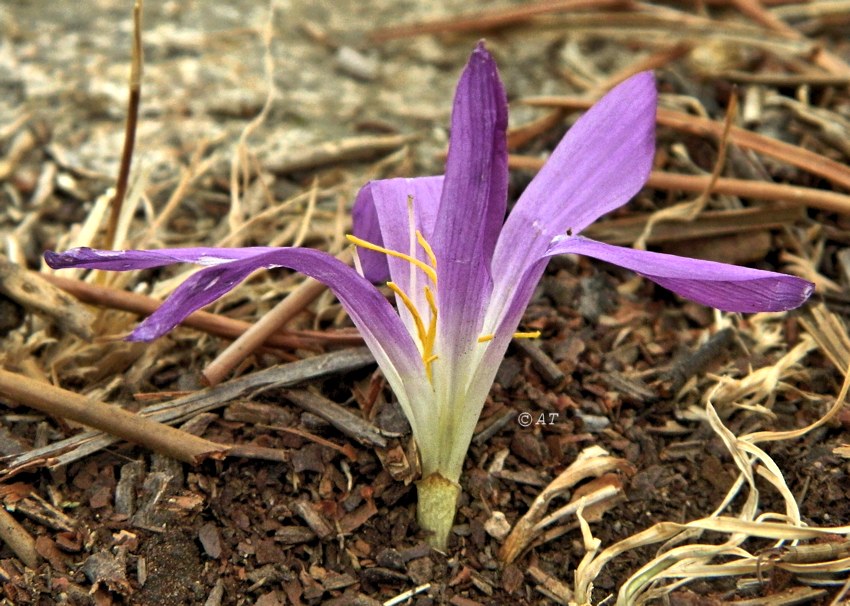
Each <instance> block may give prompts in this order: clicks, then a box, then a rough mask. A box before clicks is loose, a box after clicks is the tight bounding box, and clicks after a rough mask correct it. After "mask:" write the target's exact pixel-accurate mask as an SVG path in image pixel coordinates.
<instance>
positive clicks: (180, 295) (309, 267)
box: [45, 248, 427, 387]
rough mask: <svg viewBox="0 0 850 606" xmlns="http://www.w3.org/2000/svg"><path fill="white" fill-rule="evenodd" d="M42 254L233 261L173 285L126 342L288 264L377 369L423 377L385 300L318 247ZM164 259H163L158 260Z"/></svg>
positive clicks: (58, 261)
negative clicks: (314, 283) (329, 297)
mask: <svg viewBox="0 0 850 606" xmlns="http://www.w3.org/2000/svg"><path fill="white" fill-rule="evenodd" d="M258 251H259V252H258ZM45 257H46V259H47V262H48V264H49V265H51V267H55V268H69V267H86V268H93V269H111V270H119V271H123V270H126V269H136V268H149V267H156V266H160V265H164V264H166V263H173V262H176V261H178V262H182V261H195V262H197V260H198V259H204V260H209V259H235V260H231V261H225V262H220V263H219V264H217V265H213V266H212V267H206V268H204V269H202V270H200V271H199V272H197V273H195V274H193V275H192V276H191V277H189V278H188V279H187V280H186V281H185V282H183V283H182V284H181V285H180V286H179V287H178V288H177V289H175V291H174V292H173V293H172V295H171V296H170V297H169V298H168V299H167V300H166V301H165V302H164V303H163V304H162V306H160V308H159V309H157V310H156V312H154V313H153V314H152V315H150V316H149V317H148V318H146V319H145V320H144V321H143V322H142V323H141V324H139V326H137V327H136V329H135V330H134V331H133V332H132V334H131V336H130V340H134V341H150V340H153V339H155V338H157V337H159V336H161V335H163V334H165V333H166V332H168V331H169V330H171V329H172V328H174V327H175V326H177V324H179V323H180V322H181V321H182V320H183V319H184V318H185V317H186V316H188V315H189V314H190V313H192V312H193V311H195V310H197V309H200V308H201V307H203V306H205V305H208V304H209V303H211V302H213V301H215V300H216V299H218V298H219V297H221V296H222V295H224V294H225V293H227V292H229V291H230V290H231V289H233V288H234V287H235V286H236V285H237V284H239V283H240V282H241V281H242V280H244V279H245V278H247V277H248V275H250V274H251V273H252V272H254V271H256V270H258V269H261V268H271V267H288V268H290V269H294V270H296V271H299V272H301V273H303V274H305V275H308V276H310V277H311V278H315V279H316V280H318V281H320V282H322V283H323V284H325V285H327V286H328V287H329V288H330V289H331V290H332V291H333V292H334V294H335V295H336V296H337V298H338V299H339V300H340V303H342V305H343V306H344V307H345V309H346V311H347V312H348V314H349V316H350V317H351V319H352V321H353V322H354V324H355V325H356V326H357V328H358V329H359V330H360V332H361V334H362V335H363V338H364V340H365V341H366V343H367V345H369V348H370V349H371V350H372V352H373V353H374V354H375V357H376V359H377V360H378V362H379V363H380V364H381V367H382V368H384V369H385V370H387V369H389V370H390V371H392V369H393V368H395V369H396V370H397V371H398V373H399V374H400V376H401V377H402V379H401V380H404V381H407V380H410V378H411V377H414V378H415V380H420V381H427V379H425V375H424V369H423V365H422V359H421V357H420V354H419V351H418V350H417V348H416V345H415V344H414V342H413V340H412V339H411V337H410V335H409V334H408V332H407V330H406V329H405V327H404V325H403V324H402V322H401V320H400V319H399V317H398V315H397V314H396V312H395V310H394V309H393V307H392V306H391V305H390V304H389V302H387V300H386V299H385V298H384V297H383V296H382V295H381V293H380V292H379V291H378V290H377V289H376V288H375V287H374V286H372V284H370V283H369V282H368V281H367V280H366V279H365V278H363V277H361V276H360V275H359V274H358V273H357V272H356V271H354V270H353V269H352V268H350V267H348V266H347V265H345V264H344V263H342V262H341V261H339V260H338V259H336V258H334V257H332V256H331V255H328V254H327V253H324V252H321V251H318V250H311V249H306V248H262V249H257V248H221V249H218V248H204V249H197V248H185V249H165V250H152V251H142V250H134V251H104V250H93V249H74V250H69V251H67V252H64V253H58V254H57V253H52V252H51V253H46V254H45ZM122 258H123V259H124V261H122ZM164 259H168V261H167V262H165V263H164V262H163V260H164ZM122 263H123V265H122ZM128 265H132V267H128ZM405 377H406V378H405ZM400 387H401V386H400Z"/></svg>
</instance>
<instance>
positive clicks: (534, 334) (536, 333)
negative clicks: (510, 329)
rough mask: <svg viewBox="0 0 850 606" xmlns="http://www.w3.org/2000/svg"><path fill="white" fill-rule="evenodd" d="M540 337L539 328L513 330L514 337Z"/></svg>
mask: <svg viewBox="0 0 850 606" xmlns="http://www.w3.org/2000/svg"><path fill="white" fill-rule="evenodd" d="M539 337H540V331H539V330H533V331H531V332H515V333H514V339H537V338H539Z"/></svg>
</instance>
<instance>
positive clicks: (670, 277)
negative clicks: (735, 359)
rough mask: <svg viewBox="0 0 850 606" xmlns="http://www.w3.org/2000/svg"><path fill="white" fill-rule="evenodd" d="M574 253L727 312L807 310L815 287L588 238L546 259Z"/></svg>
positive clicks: (565, 244)
mask: <svg viewBox="0 0 850 606" xmlns="http://www.w3.org/2000/svg"><path fill="white" fill-rule="evenodd" d="M562 253H575V254H579V255H586V256H588V257H593V258H594V259H599V260H601V261H607V262H608V263H613V264H615V265H619V266H620V267H625V268H626V269H630V270H632V271H634V272H635V273H638V274H640V275H641V276H644V277H645V278H649V279H650V280H652V281H653V282H655V283H656V284H660V285H661V286H663V287H664V288H667V289H669V290H672V291H673V292H675V293H676V294H679V295H681V296H683V297H685V298H686V299H690V300H691V301H696V302H697V303H702V304H703V305H709V306H711V307H716V308H717V309H721V310H723V311H738V312H759V311H785V310H788V309H793V308H795V307H799V306H800V305H802V304H803V303H804V302H805V301H806V299H808V298H809V296H810V295H811V294H812V292H813V290H814V284H812V283H811V282H808V281H806V280H803V279H801V278H797V277H796V276H789V275H786V274H780V273H776V272H772V271H762V270H759V269H751V268H749V267H737V266H735V265H727V264H726V263H716V262H714V261H703V260H700V259H688V258H686V257H677V256H675V255H666V254H662V253H655V252H648V251H644V250H634V249H632V248H623V247H621V246H612V245H610V244H604V243H602V242H597V241H595V240H590V239H588V238H583V237H581V236H579V237H564V238H559V239H558V240H557V241H556V242H554V243H553V244H552V246H551V247H550V248H549V250H548V251H547V252H546V254H545V256H546V257H551V256H553V255H558V254H562Z"/></svg>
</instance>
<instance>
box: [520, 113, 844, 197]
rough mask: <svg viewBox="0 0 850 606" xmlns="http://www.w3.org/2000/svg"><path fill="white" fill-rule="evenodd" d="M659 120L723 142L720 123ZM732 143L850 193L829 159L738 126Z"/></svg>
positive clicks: (680, 117) (681, 117)
mask: <svg viewBox="0 0 850 606" xmlns="http://www.w3.org/2000/svg"><path fill="white" fill-rule="evenodd" d="M522 102H523V103H525V104H527V105H533V106H537V107H565V108H568V109H589V108H590V106H591V105H593V103H594V102H593V100H590V99H581V98H576V97H531V98H527V99H524V100H523V101H522ZM656 120H657V122H658V124H660V125H662V126H669V127H670V128H674V129H676V130H678V131H681V132H686V133H690V134H693V135H699V136H702V137H714V138H720V137H721V136H722V133H723V124H722V123H720V122H717V121H715V120H709V119H706V118H700V117H699V116H693V115H690V114H686V113H684V112H679V111H674V110H671V109H666V108H663V107H659V108H658V113H657V118H656ZM729 141H730V143H733V144H735V145H737V146H739V147H741V148H744V149H751V150H753V151H755V152H758V153H760V154H764V155H766V156H770V157H772V158H775V159H776V160H780V161H782V162H785V163H787V164H790V165H791V166H796V167H797V168H801V169H803V170H805V171H808V172H810V173H812V174H814V175H818V176H820V177H823V178H824V179H826V180H828V181H830V182H832V183H833V184H834V185H838V186H840V187H844V188H846V189H850V167H848V166H845V165H843V164H841V163H840V162H836V161H835V160H831V159H829V158H827V157H826V156H822V155H820V154H816V153H815V152H813V151H809V150H808V149H805V148H803V147H800V146H798V145H792V144H790V143H785V142H784V141H779V140H777V139H773V138H771V137H766V136H764V135H759V134H757V133H754V132H751V131H748V130H745V129H743V128H740V127H737V126H733V127H732V128H731V129H730V131H729Z"/></svg>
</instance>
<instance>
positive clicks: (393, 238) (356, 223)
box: [352, 176, 443, 290]
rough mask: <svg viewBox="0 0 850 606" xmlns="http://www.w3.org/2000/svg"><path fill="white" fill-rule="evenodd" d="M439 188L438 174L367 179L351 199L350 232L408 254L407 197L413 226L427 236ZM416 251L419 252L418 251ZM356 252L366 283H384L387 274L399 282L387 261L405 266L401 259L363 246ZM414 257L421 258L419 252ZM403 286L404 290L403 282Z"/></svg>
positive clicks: (432, 221) (441, 187) (387, 276)
mask: <svg viewBox="0 0 850 606" xmlns="http://www.w3.org/2000/svg"><path fill="white" fill-rule="evenodd" d="M442 189H443V177H442V176H438V177H419V178H416V179H384V180H381V181H371V182H369V183H367V184H366V185H364V186H363V187H362V188H361V189H360V192H359V193H358V194H357V199H356V201H355V202H354V208H353V210H352V215H353V228H352V232H353V233H354V235H355V236H357V237H358V238H360V239H362V240H366V241H367V242H371V243H372V244H377V245H379V246H383V247H385V248H389V249H391V250H396V251H398V252H403V253H405V254H409V248H410V243H409V238H410V234H409V230H408V220H407V217H408V210H407V199H408V196H412V198H413V213H414V220H415V222H416V229H418V230H419V231H421V232H422V235H423V236H425V238H426V239H429V238H430V237H431V234H432V233H433V230H434V221H435V220H436V216H437V208H438V207H439V204H440V193H441V192H442ZM417 248H418V247H417ZM417 252H418V253H421V251H419V250H417ZM357 254H358V255H359V256H360V263H361V265H362V267H363V275H364V276H366V278H367V279H368V280H369V281H370V282H385V281H387V280H388V279H389V278H390V274H391V273H392V275H393V278H392V279H393V280H394V281H396V282H399V278H398V277H396V276H397V275H398V272H390V264H392V265H393V266H395V267H400V266H401V264H404V265H408V266H409V264H407V263H406V262H404V261H401V260H398V259H392V258H389V257H387V255H385V254H382V253H379V252H375V251H371V250H366V249H363V248H360V249H358V251H357ZM417 256H418V258H421V259H423V260H424V259H425V257H424V255H422V254H418V255H417ZM403 288H404V289H405V290H406V289H407V284H404V286H403Z"/></svg>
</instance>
